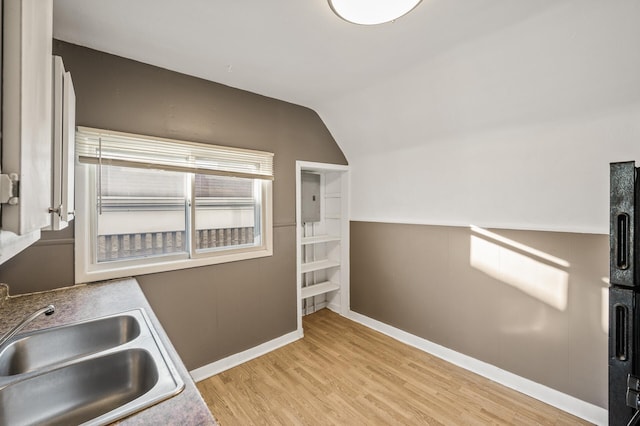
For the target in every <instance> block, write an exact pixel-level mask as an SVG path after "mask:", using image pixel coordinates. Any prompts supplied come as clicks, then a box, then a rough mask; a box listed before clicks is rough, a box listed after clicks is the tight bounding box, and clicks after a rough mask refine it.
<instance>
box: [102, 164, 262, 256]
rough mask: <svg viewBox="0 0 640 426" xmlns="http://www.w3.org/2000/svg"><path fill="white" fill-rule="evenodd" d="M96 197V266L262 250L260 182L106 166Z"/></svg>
mask: <svg viewBox="0 0 640 426" xmlns="http://www.w3.org/2000/svg"><path fill="white" fill-rule="evenodd" d="M94 167H96V168H97V167H98V166H94ZM192 186H193V188H194V191H193V194H194V196H195V215H194V217H195V227H194V232H193V234H192V233H191V232H190V229H191V226H190V220H191V212H190V202H189V200H190V199H191V193H192V191H191V187H192ZM100 192H101V194H100ZM96 194H100V195H99V196H98V197H97V199H96V208H97V210H98V212H97V216H96V217H97V221H96V222H97V230H96V245H97V246H96V250H95V253H96V261H97V262H108V261H114V260H124V259H133V258H139V257H150V256H163V255H168V254H176V253H189V251H190V250H189V248H190V246H191V240H192V239H194V241H195V249H196V251H197V252H209V251H215V250H221V249H225V248H233V247H235V246H253V245H256V244H257V245H259V244H260V234H261V233H260V223H261V220H260V214H261V208H260V205H261V195H262V191H261V181H260V180H257V179H247V178H236V177H226V176H215V175H202V174H193V173H184V172H168V171H162V170H153V169H141V168H129V167H118V166H102V168H101V172H99V177H98V178H97V179H96Z"/></svg>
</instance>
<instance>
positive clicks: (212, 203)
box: [194, 175, 262, 251]
mask: <svg viewBox="0 0 640 426" xmlns="http://www.w3.org/2000/svg"><path fill="white" fill-rule="evenodd" d="M261 194H262V191H261V181H260V180H257V179H243V178H235V177H225V176H211V175H196V176H195V206H196V212H195V225H196V235H195V236H194V238H195V242H196V250H198V251H212V250H216V249H220V248H232V246H245V247H246V246H254V245H259V244H260V242H261V238H260V223H261V218H260V212H261Z"/></svg>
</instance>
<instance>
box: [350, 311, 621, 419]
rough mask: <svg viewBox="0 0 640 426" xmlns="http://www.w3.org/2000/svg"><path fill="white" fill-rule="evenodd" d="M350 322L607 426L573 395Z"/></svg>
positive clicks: (379, 327) (363, 320) (390, 330)
mask: <svg viewBox="0 0 640 426" xmlns="http://www.w3.org/2000/svg"><path fill="white" fill-rule="evenodd" d="M347 318H349V319H351V320H353V321H355V322H357V323H360V324H362V325H364V326H366V327H369V328H371V329H374V330H376V331H379V332H380V333H382V334H385V335H387V336H389V337H392V338H393V339H396V340H398V341H400V342H402V343H406V344H407V345H409V346H413V347H414V348H417V349H420V350H422V351H424V352H427V353H429V354H431V355H433V356H436V357H438V358H440V359H443V360H445V361H447V362H450V363H451V364H454V365H457V366H458V367H461V368H464V369H465V370H469V371H471V372H473V373H476V374H479V375H481V376H483V377H486V378H487V379H489V380H492V381H494V382H496V383H499V384H501V385H504V386H506V387H508V388H511V389H514V390H516V391H518V392H521V393H523V394H525V395H528V396H530V397H532V398H535V399H537V400H539V401H542V402H544V403H546V404H549V405H552V406H554V407H556V408H558V409H560V410H563V411H566V412H567V413H570V414H573V415H574V416H577V417H580V418H582V419H584V420H587V421H589V422H591V423H594V424H596V425H606V424H607V423H608V419H609V415H608V411H607V410H606V409H604V408H601V407H598V406H596V405H593V404H591V403H588V402H585V401H582V400H580V399H578V398H575V397H573V396H571V395H567V394H565V393H562V392H560V391H557V390H555V389H552V388H549V387H547V386H545V385H541V384H540V383H536V382H534V381H532V380H529V379H526V378H524V377H521V376H518V375H516V374H513V373H510V372H508V371H506V370H502V369H501V368H498V367H496V366H494V365H491V364H488V363H486V362H483V361H480V360H478V359H475V358H472V357H470V356H468V355H464V354H462V353H460V352H456V351H454V350H452V349H448V348H446V347H444V346H441V345H438V344H437V343H433V342H431V341H429V340H426V339H423V338H421V337H418V336H416V335H414V334H411V333H407V332H406V331H403V330H400V329H398V328H396V327H393V326H391V325H388V324H385V323H383V322H380V321H378V320H375V319H373V318H370V317H367V316H365V315H362V314H359V313H357V312H354V311H349V313H348V314H347Z"/></svg>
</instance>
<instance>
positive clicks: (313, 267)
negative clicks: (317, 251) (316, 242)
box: [300, 260, 340, 274]
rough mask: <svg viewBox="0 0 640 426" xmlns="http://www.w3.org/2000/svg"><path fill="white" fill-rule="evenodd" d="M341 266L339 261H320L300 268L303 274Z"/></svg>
mask: <svg viewBox="0 0 640 426" xmlns="http://www.w3.org/2000/svg"><path fill="white" fill-rule="evenodd" d="M337 266H340V262H338V261H337V260H318V261H315V262H309V263H303V264H302V265H301V267H300V269H301V271H300V272H302V273H303V274H306V273H307V272H313V271H320V270H322V269H329V268H335V267H337Z"/></svg>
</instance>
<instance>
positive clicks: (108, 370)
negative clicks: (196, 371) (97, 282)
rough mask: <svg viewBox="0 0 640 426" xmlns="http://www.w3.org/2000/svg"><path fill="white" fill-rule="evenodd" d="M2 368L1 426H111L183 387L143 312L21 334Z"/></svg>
mask: <svg viewBox="0 0 640 426" xmlns="http://www.w3.org/2000/svg"><path fill="white" fill-rule="evenodd" d="M50 345H53V346H50ZM58 351H60V352H59V353H58ZM0 370H1V372H2V374H4V376H0V425H36V424H37V425H54V424H55V425H71V424H74V425H75V424H83V425H105V424H108V423H111V422H113V421H115V420H118V419H120V418H122V417H125V416H128V415H130V414H132V413H135V412H137V411H140V410H142V409H144V408H147V407H149V406H151V405H153V404H156V403H158V402H160V401H162V400H164V399H167V398H170V397H172V396H174V395H176V394H178V393H179V392H180V391H181V390H182V389H183V388H184V382H183V381H182V379H181V378H180V375H179V374H178V372H177V370H176V368H175V366H174V365H173V363H172V361H171V359H170V358H169V356H168V354H167V352H166V349H165V348H164V345H163V344H162V342H161V341H160V339H159V336H158V335H157V332H156V331H155V329H154V328H153V326H152V325H151V323H150V321H149V319H148V317H147V316H146V314H145V313H144V311H143V310H141V309H138V310H133V311H128V312H124V313H121V314H117V315H112V316H109V317H105V318H100V319H96V320H91V321H84V322H81V323H77V324H73V325H68V326H63V327H55V328H50V329H45V330H41V331H37V332H32V333H26V334H23V335H18V336H16V337H14V338H13V339H12V340H10V341H9V342H7V344H6V346H5V347H4V348H0Z"/></svg>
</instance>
